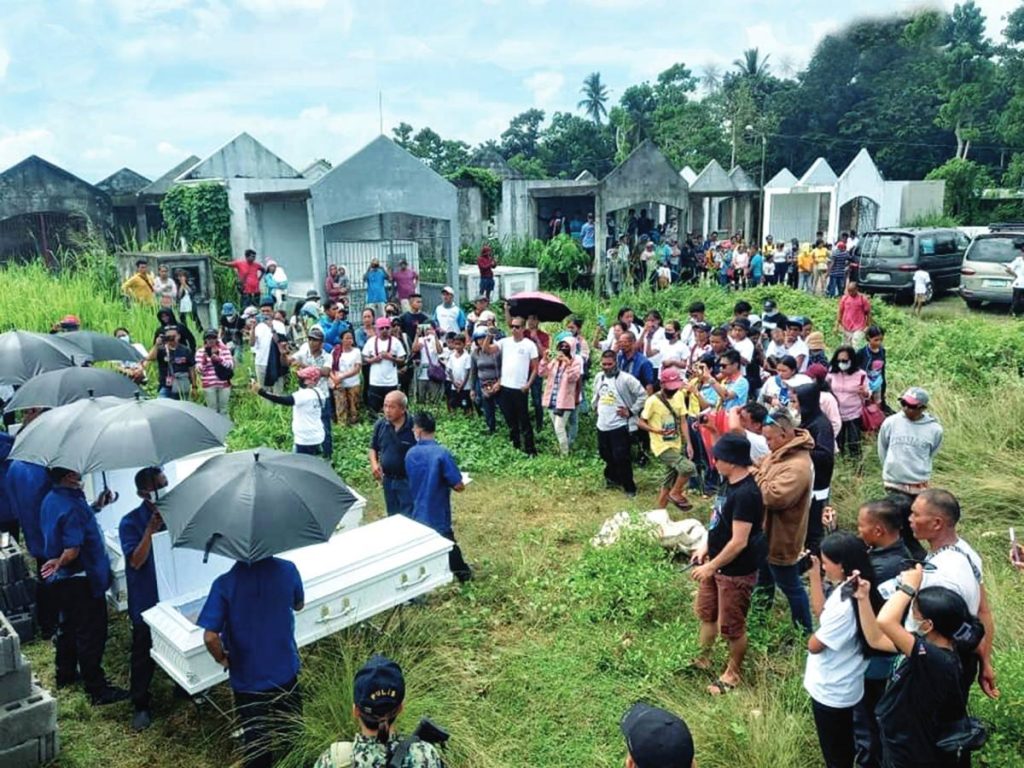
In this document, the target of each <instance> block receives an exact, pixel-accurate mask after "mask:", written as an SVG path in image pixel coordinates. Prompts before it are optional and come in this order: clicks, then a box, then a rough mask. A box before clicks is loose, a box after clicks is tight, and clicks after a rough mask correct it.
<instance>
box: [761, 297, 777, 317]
mask: <svg viewBox="0 0 1024 768" xmlns="http://www.w3.org/2000/svg"><path fill="white" fill-rule="evenodd" d="M777 310H778V305H777V304H776V303H775V302H774V301H773V300H772V299H765V300H764V313H765V314H766V315H773V314H775V312H776V311H777Z"/></svg>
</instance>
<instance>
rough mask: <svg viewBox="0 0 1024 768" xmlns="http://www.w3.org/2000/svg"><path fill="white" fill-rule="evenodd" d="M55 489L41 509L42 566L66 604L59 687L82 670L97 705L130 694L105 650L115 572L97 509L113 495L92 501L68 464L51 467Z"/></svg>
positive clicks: (59, 634) (60, 602)
mask: <svg viewBox="0 0 1024 768" xmlns="http://www.w3.org/2000/svg"><path fill="white" fill-rule="evenodd" d="M50 481H51V482H52V483H53V489H52V490H51V491H50V492H49V493H48V494H46V498H45V499H43V504H42V508H41V510H40V515H39V517H40V527H41V528H42V531H43V550H44V552H45V554H46V557H47V561H46V562H45V563H44V564H43V567H42V568H41V569H40V574H41V575H42V577H43V578H44V579H46V580H47V581H50V582H52V583H54V584H55V592H56V594H57V603H58V605H59V606H60V623H59V625H58V628H57V642H56V647H57V648H56V667H57V675H56V677H57V686H58V687H61V686H64V685H71V684H72V683H74V682H75V680H76V679H77V677H78V673H79V672H81V677H82V682H83V684H84V686H85V691H86V693H88V694H89V696H90V698H91V699H92V704H93V706H101V705H104V704H113V703H115V702H118V701H124V700H125V699H126V698H128V691H126V690H124V689H123V688H115V687H114V686H112V685H110V684H109V683H108V682H107V677H106V675H105V674H104V672H103V651H104V649H105V647H106V644H107V601H106V592H107V589H109V588H110V584H111V581H112V580H113V576H112V574H111V571H110V559H109V558H108V557H107V549H106V546H105V545H104V543H103V533H102V531H100V527H99V525H98V524H97V523H96V512H98V511H99V510H100V509H102V508H103V507H104V506H106V505H107V504H109V503H110V502H111V501H112V500H113V494H111V493H110V491H104V492H103V493H101V494H100V496H99V498H98V499H96V501H95V502H93V504H92V506H90V505H89V503H88V502H87V501H86V500H85V494H84V493H82V476H81V475H79V474H78V473H77V472H74V471H72V470H70V469H65V468H64V467H54V468H53V469H51V470H50Z"/></svg>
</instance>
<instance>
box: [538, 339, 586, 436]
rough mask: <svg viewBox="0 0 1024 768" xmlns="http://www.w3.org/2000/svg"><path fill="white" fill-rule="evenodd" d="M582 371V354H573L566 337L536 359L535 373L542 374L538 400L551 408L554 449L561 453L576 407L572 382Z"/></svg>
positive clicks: (576, 379) (573, 382) (574, 387)
mask: <svg viewBox="0 0 1024 768" xmlns="http://www.w3.org/2000/svg"><path fill="white" fill-rule="evenodd" d="M582 372H583V358H581V357H580V356H579V355H574V354H573V352H572V345H571V343H570V341H569V339H562V340H561V341H559V342H558V346H557V349H556V350H555V351H553V352H552V353H551V355H550V357H545V358H543V359H542V360H541V361H540V367H539V368H538V371H537V373H538V375H540V376H543V377H544V393H543V394H542V395H541V402H542V403H543V405H544V407H545V408H547V409H548V410H549V411H550V412H551V423H552V424H553V425H554V427H555V435H556V436H557V437H558V449H559V450H560V451H561V452H562V455H563V456H565V455H567V454H568V453H569V433H568V431H567V430H566V425H567V423H568V421H569V417H570V416H571V415H572V412H573V411H574V410H576V382H577V381H579V378H580V374H581V373H582Z"/></svg>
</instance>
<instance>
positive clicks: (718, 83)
mask: <svg viewBox="0 0 1024 768" xmlns="http://www.w3.org/2000/svg"><path fill="white" fill-rule="evenodd" d="M700 84H701V85H703V86H704V90H705V91H706V92H707V93H716V92H717V91H718V89H719V88H721V87H722V70H721V68H720V67H719V66H718V65H717V64H705V65H704V72H703V74H702V75H701V77H700Z"/></svg>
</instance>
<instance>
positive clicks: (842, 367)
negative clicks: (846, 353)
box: [839, 360, 850, 371]
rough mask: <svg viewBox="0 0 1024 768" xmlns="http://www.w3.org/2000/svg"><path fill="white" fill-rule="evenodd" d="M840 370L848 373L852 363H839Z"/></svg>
mask: <svg viewBox="0 0 1024 768" xmlns="http://www.w3.org/2000/svg"><path fill="white" fill-rule="evenodd" d="M839 370H840V371H848V370H850V363H848V362H847V361H845V360H844V361H843V362H841V363H839Z"/></svg>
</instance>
